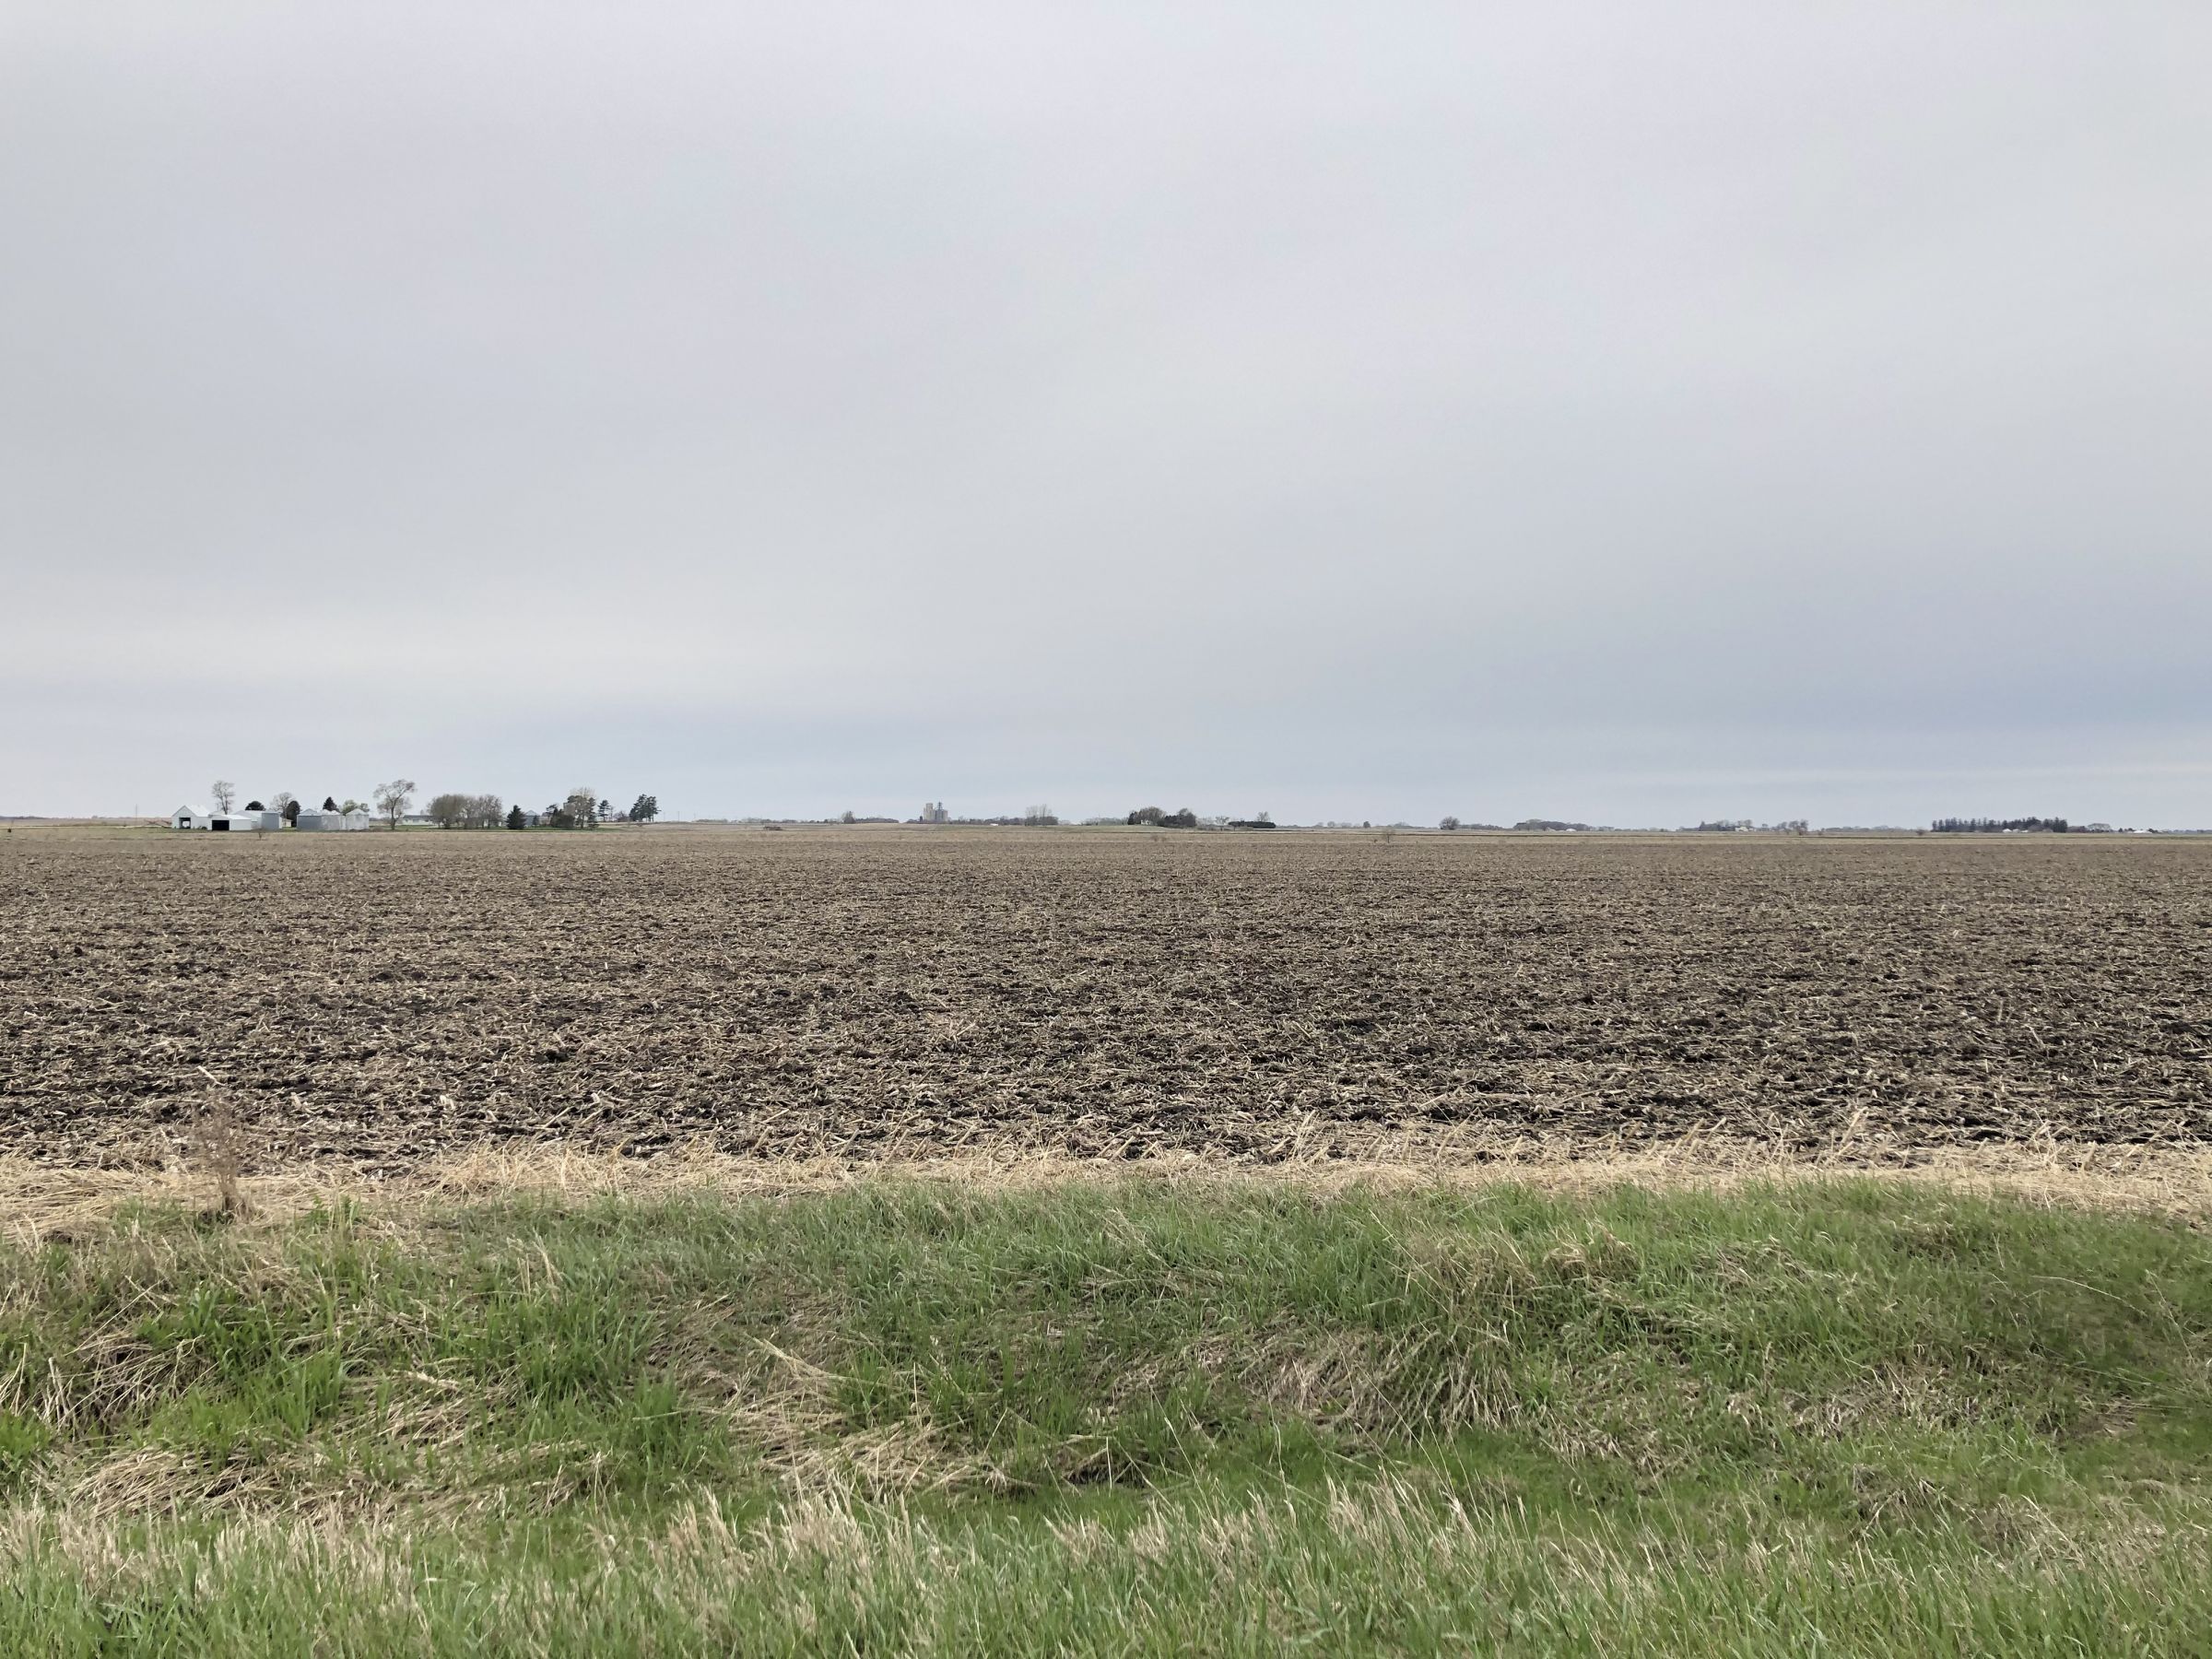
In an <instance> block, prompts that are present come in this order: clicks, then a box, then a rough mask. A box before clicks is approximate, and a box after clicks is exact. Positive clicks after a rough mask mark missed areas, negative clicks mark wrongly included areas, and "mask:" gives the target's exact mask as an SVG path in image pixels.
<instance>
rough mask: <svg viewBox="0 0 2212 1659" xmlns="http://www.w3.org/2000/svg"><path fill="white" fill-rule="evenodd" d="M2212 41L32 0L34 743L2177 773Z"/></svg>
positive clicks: (529, 789)
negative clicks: (90, 4) (53, 0)
mask: <svg viewBox="0 0 2212 1659" xmlns="http://www.w3.org/2000/svg"><path fill="white" fill-rule="evenodd" d="M2208 72H2212V18H2208V17H2207V14H2206V13H2205V12H2204V11H2203V10H2202V8H2199V7H2194V6H2105V7H2095V8H2087V7H2079V6H2066V7H2052V8H2038V7H2032V6H2024V7H2010V8H2006V9H2005V10H2004V12H2003V13H2002V14H1999V13H1995V12H1992V11H1990V10H1989V9H1988V8H1984V7H1971V6H1957V7H1951V6H1927V5H1898V6H1853V7H1848V8H1845V7H1833V8H1829V7H1790V8H1780V9H1777V8H1774V7H1771V6H1694V7H1689V8H1679V7H1677V8H1665V10H1664V11H1661V10H1655V9H1653V8H1649V7H1637V6H1619V5H1614V6H1583V7H1576V6H1564V7H1544V8H1538V9H1537V10H1535V11H1529V10H1527V9H1526V8H1522V9H1517V10H1516V9H1513V8H1498V9H1496V10H1486V9H1484V8H1472V7H1428V6H1381V7H1371V6H1370V7H1339V6H1313V7H1303V6H1284V5H1275V6H1250V7H1232V6H1200V7H1192V6H1159V7H1149V8H1148V7H1144V6H1100V7H1095V8H1093V7H1083V6H1054V7H1037V6H1003V7H984V6H973V7H958V8H955V7H928V8H914V7H890V6H883V7H843V6H810V7H794V8H786V9H784V10H782V11H769V10H763V9H761V8H735V9H733V8H725V7H705V6H702V7H698V8H688V7H682V6H656V7H650V8H623V9H622V10H621V11H620V12H619V13H617V12H613V11H608V10H606V8H563V7H558V6H542V5H534V6H513V7H500V6H472V7H468V8H463V9H460V10H455V9H454V8H443V7H419V6H378V7H362V8H355V9H354V11H353V13H352V14H350V15H346V16H338V15H334V14H330V13H328V12H322V13H315V12H308V11H300V10H297V9H293V8H260V7H250V6H233V7H225V8H189V9H186V10H181V9H179V8H172V7H153V6H147V7H143V8H131V7H100V8H86V7H81V6H46V7H39V6H30V7H20V6H19V7H15V8H11V10H10V11H9V12H8V14H7V15H6V18H5V19H0V225H5V227H6V231H5V234H4V236H0V578H4V580H5V589H6V600H7V602H6V605H5V606H0V721H4V722H5V724H4V725H0V754H4V755H5V758H6V774H5V777H0V791H4V792H5V794H6V809H12V810H30V811H39V810H43V811H55V812H59V811H76V810H122V809H127V808H128V807H129V806H132V805H134V804H136V805H141V806H147V807H148V808H149V809H162V808H166V807H167V806H171V805H173V804H174V801H173V800H172V799H171V797H175V798H177V799H184V798H196V796H197V795H198V794H199V793H200V792H201V789H202V787H203V786H204V783H205V781H206V777H208V776H210V775H213V773H215V772H217V771H221V772H223V773H225V774H226V775H230V776H236V777H239V778H241V780H243V781H247V782H248V783H249V787H253V788H255V789H261V790H269V789H275V788H279V787H291V788H294V789H297V790H300V791H301V792H302V793H306V792H308V791H310V790H312V791H313V792H315V793H316V794H320V793H321V792H322V791H323V790H324V789H326V788H333V787H335V788H339V789H340V790H341V793H343V792H344V790H345V789H348V788H349V789H352V790H354V791H356V792H359V790H360V789H362V788H363V787H365V786H366V785H367V784H368V783H369V782H373V781H375V779H377V778H379V777H382V776H384V775H388V774H390V773H391V772H393V771H406V772H407V773H408V774H409V775H412V776H415V777H417V778H419V779H421V780H423V781H424V782H425V783H426V784H429V785H431V786H433V787H448V786H451V787H488V788H498V789H500V790H502V791H503V792H505V793H507V794H511V795H513V796H517V797H520V798H523V799H526V800H536V799H540V798H543V797H547V796H549V795H551V794H555V793H558V792H559V791H561V790H564V789H565V788H567V787H568V785H569V784H570V783H571V782H574V781H575V780H577V779H578V778H588V779H592V780H594V781H595V782H600V783H602V784H603V785H604V786H605V787H606V789H607V790H608V791H609V792H610V793H618V792H622V791H629V790H634V789H639V788H656V789H657V790H658V792H659V793H660V794H662V796H663V798H664V800H665V801H667V802H669V804H670V805H671V806H677V807H678V808H679V809H683V810H688V811H697V812H702V813H716V814H720V813H740V812H746V811H777V812H799V811H830V810H836V809H838V808H841V807H843V806H853V807H855V808H858V809H862V810H867V809H871V808H875V809H893V810H900V811H911V810H912V807H913V806H914V805H915V804H916V803H918V801H919V800H920V799H921V798H922V797H923V796H924V794H927V795H931V796H935V795H939V794H944V795H947V796H950V797H953V798H954V799H955V804H956V805H957V806H963V807H968V808H972V809H976V810H993V809H1003V808H1006V807H1012V806H1020V805H1022V804H1024V803H1025V802H1028V801H1030V800H1033V799H1039V798H1049V799H1052V800H1053V802H1054V803H1055V804H1057V805H1060V806H1064V807H1065V808H1066V809H1069V810H1073V811H1089V810H1108V809H1116V808H1121V807H1124V806H1128V805H1131V804H1135V802H1136V801H1137V800H1138V799H1140V798H1142V799H1164V798H1166V797H1169V796H1173V797H1175V801H1174V802H1172V803H1171V804H1182V802H1183V801H1185V800H1187V801H1189V802H1190V803H1191V804H1194V805H1196V806H1201V807H1202V808H1213V807H1218V808H1222V809H1233V810H1240V811H1242V810H1251V809H1254V808H1256V807H1258V806H1271V807H1272V808H1274V809H1275V810H1276V811H1277V813H1278V814H1284V815H1296V816H1300V817H1323V816H1330V817H1344V816H1348V817H1355V818H1388V817H1394V816H1398V815H1401V814H1403V815H1407V816H1411V817H1416V818H1433V817H1434V816H1435V815H1436V814H1437V813H1439V812H1441V811H1446V810H1450V811H1457V812H1459V813H1461V814H1463V815H1464V816H1468V817H1507V818H1511V817H1519V816H1522V815H1524V814H1526V813H1546V814H1552V813H1557V814H1562V815H1569V816H1574V817H1579V818H1591V819H1606V820H1611V821H1624V822H1642V821H1663V822H1664V821H1677V820H1679V819H1682V818H1697V817H1701V816H1709V815H1712V814H1722V813H1725V814H1727V815H1729V816H1735V815H1739V814H1749V815H1755V816H1783V815H1793V816H1794V815H1795V814H1798V813H1806V814H1810V815H1811V816H1814V817H1817V818H1828V819H1830V821H1862V820H1868V819H1878V818H1895V819H1918V818H1924V817H1926V816H1927V815H1929V814H1931V813H1934V812H1938V811H1952V810H1957V811H1970V812H1971V811H1981V810H1990V811H2003V812H2015V811H2018V812H2030V811H2042V810H2053V811H2062V812H2071V813H2074V814H2076V815H2077V816H2080V817H2093V816H2101V817H2112V818H2135V819H2137V820H2150V821H2162V822H2188V823H2200V822H2206V821H2212V771H2207V768H2208V766H2212V743H2208V742H2207V739H2208V738H2212V710H2208V709H2207V700H2206V690H2207V680H2206V675H2205V673H2204V671H2203V669H2202V667H2201V662H2202V657H2203V648H2202V645H2201V637H2202V634H2203V629H2204V623H2205V620H2206V617H2207V615H2212V605H2208V603H2207V602H2208V601H2212V559H2207V558H2206V555H2205V550H2204V547H2203V546H2202V541H2203V536H2204V533H2205V526H2206V524H2208V523H2212V468H2207V467H2206V466H2205V465H2204V464H2203V457H2204V455H2205V454H2206V453H2212V330H2208V329H2207V328H2206V326H2205V325H2204V315H2203V300H2202V298H2201V297H2202V295H2203V294H2204V293H2206V292H2207V291H2212V218H2207V216H2206V213H2205V211H2204V203H2205V202H2206V200H2207V199H2212V105H2208V104H2207V102H2206V100H2205V99H2204V98H2203V96H2202V88H2203V87H2204V86H2205V85H2206V84H2207V80H2208V79H2212V73H2208ZM256 677H260V678H261V680H262V682H263V683H262V684H261V685H259V686H258V687H256V686H255V685H253V680H254V679H255V678H256ZM320 780H330V782H322V781H320Z"/></svg>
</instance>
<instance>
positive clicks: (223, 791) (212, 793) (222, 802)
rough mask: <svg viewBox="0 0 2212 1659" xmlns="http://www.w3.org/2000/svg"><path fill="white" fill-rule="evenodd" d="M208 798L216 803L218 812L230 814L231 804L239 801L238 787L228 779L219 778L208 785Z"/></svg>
mask: <svg viewBox="0 0 2212 1659" xmlns="http://www.w3.org/2000/svg"><path fill="white" fill-rule="evenodd" d="M207 798H208V799H209V800H211V801H213V802H214V803H215V809H216V810H217V811H218V812H229V810H230V803H231V802H233V801H235V800H237V799H238V785H237V784H235V783H233V782H230V780H229V779H228V778H218V779H217V780H216V781H215V782H212V783H210V784H208V785H207Z"/></svg>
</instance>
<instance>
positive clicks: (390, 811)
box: [371, 778, 415, 830]
mask: <svg viewBox="0 0 2212 1659" xmlns="http://www.w3.org/2000/svg"><path fill="white" fill-rule="evenodd" d="M371 795H372V796H373V798H374V799H375V801H376V810H377V816H378V817H380V818H382V819H383V820H384V824H385V826H386V827H387V828H389V829H393V830H396V829H398V828H399V820H400V819H401V818H405V817H406V816H407V803H408V802H410V801H412V800H413V799H414V798H415V780H414V779H412V778H394V779H393V780H392V782H389V783H379V784H378V785H377V786H376V788H375V789H374V790H372V791H371Z"/></svg>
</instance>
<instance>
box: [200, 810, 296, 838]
mask: <svg viewBox="0 0 2212 1659" xmlns="http://www.w3.org/2000/svg"><path fill="white" fill-rule="evenodd" d="M207 828H208V829H210V830H230V831H231V832H232V833H234V834H238V833H242V832H244V831H245V830H281V829H283V828H284V814H283V813H281V812H267V811H263V812H218V813H217V814H216V815H215V816H214V817H212V818H209V819H208V820H207Z"/></svg>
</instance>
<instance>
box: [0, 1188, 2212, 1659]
mask: <svg viewBox="0 0 2212 1659" xmlns="http://www.w3.org/2000/svg"><path fill="white" fill-rule="evenodd" d="M0 1551H4V1552H5V1555H4V1559H5V1560H6V1574H5V1588H0V1651H4V1652H24V1653H31V1652H37V1653H105V1652H131V1653H208V1654H214V1653H225V1654H233V1653H295V1652H301V1651H310V1650H312V1651H316V1652H320V1653H364V1654H366V1653H630V1652H635V1653H661V1654H669V1653H724V1652H730V1651H743V1652H747V1653H780V1652H789V1653H815V1652H857V1651H869V1652H913V1653H974V1652H1008V1653H1015V1652H1038V1653H1044V1652H1080V1653H1191V1652H1207V1653H1238V1652H1253V1653H1259V1652H1277V1651H1282V1650H1284V1649H1286V1648H1290V1647H1294V1646H1300V1645H1306V1646H1313V1647H1318V1648H1320V1649H1322V1650H1323V1651H1347V1650H1352V1651H1358V1650H1367V1649H1373V1650H1382V1651H1409V1652H1424V1651H1454V1650H1460V1651H1464V1650H1465V1649H1467V1648H1477V1649H1490V1650H1495V1651H1500V1652H1508V1653H1593V1654H1611V1653H1619V1654H1636V1653H1653V1654H1656V1653H1747V1652H1780V1651H1792V1652H1803V1651H1821V1652H1829V1653H1853V1652H1865V1653H1882V1652H1904V1651H1911V1652H1916V1653H1977V1654H1991V1653H2080V1652H2083V1651H2094V1652H2098V1653H2196V1652H2204V1651H2206V1644H2207V1643H2208V1642H2212V1635H2207V1632H2212V1237H2208V1236H2207V1235H2206V1233H2204V1232H2203V1231H2201V1230H2197V1229H2196V1228H2194V1227H2193V1226H2191V1225H2190V1224H2188V1223H2186V1222H2184V1221H2182V1220H2177V1219H2173V1218H2163V1217H2158V1216H2152V1215H2148V1214H2141V1213H2128V1212H2124V1211H2107V1210H2089V1209H2084V1208H2077V1207H2071V1206H2065V1205H2053V1204H2037V1203H2031V1202H2025V1201H2022V1200H2019V1199H2014V1198H2005V1197H1992V1196H1968V1195H1963V1194H1956V1193H1951V1192H1947V1191H1945V1190H1942V1189H1940V1188H1936V1187H1931V1186H1927V1185H1924V1184H1921V1185H1910V1186H1908V1185H1903V1184H1898V1183H1894V1182H1879V1181H1872V1180H1840V1181H1816V1182H1788V1183H1775V1184H1760V1183H1752V1184H1748V1185H1744V1186H1741V1187H1738V1188H1735V1189H1734V1190H1730V1191H1727V1192H1706V1191H1696V1190H1675V1191H1654V1190H1651V1189H1649V1188H1642V1187H1630V1186H1623V1187H1618V1188H1613V1189H1608V1190H1596V1191H1588V1192H1577V1193H1567V1194H1562V1193H1557V1192H1550V1193H1547V1192H1544V1191H1540V1190H1536V1189H1535V1188H1532V1187H1524V1186H1515V1185H1510V1184H1506V1185H1494V1186H1488V1187H1484V1188H1479V1189H1472V1190H1468V1189H1460V1190H1453V1189H1448V1188H1445V1187H1441V1186H1439V1187H1435V1188H1422V1187H1410V1188H1399V1189H1391V1190H1381V1189H1376V1190H1368V1189H1361V1188H1358V1187H1354V1188H1350V1189H1347V1190H1338V1191H1330V1192H1317V1191H1312V1190H1306V1189H1302V1188H1300V1187H1299V1186H1298V1185H1296V1184H1295V1183H1289V1182H1275V1181H1271V1180H1270V1179H1269V1178H1268V1177H1267V1176H1265V1175H1264V1174H1252V1175H1248V1176H1241V1177H1237V1178H1234V1179H1229V1178H1223V1179H1214V1180H1206V1181H1199V1182H1164V1181H1157V1180H1147V1179H1145V1178H1142V1177H1119V1178H1114V1177H1108V1176H1104V1175H1092V1176H1079V1177H1075V1178H1071V1179H1067V1180H1065V1181H1058V1182H1044V1183H1030V1184H1019V1185H1009V1186H1006V1187H1003V1188H992V1187H988V1186H982V1185H978V1184H973V1183H959V1182H947V1181H941V1180H931V1179H929V1178H927V1177H922V1176H899V1177H888V1176H887V1177H884V1178H882V1179H879V1180H874V1181H867V1182H856V1183H854V1184H852V1185H850V1186H847V1187H844V1188H841V1189H837V1190H828V1191H809V1192H794V1193H788V1194H779V1195H761V1194H735V1193H716V1192H713V1191H710V1190H695V1191H687V1192H683V1193H679V1194H630V1195H618V1196H605V1197H598V1198H593V1199H588V1200H584V1201H567V1200H562V1199H559V1198H555V1197H547V1196H544V1195H533V1196H516V1197H512V1198H500V1197H489V1198H485V1197H478V1198H469V1199H465V1200H464V1199H446V1200H441V1201H437V1202H430V1201H423V1200H409V1201H396V1200H394V1201H391V1202H384V1201H380V1200H377V1199H373V1198H366V1199H356V1198H338V1199H335V1200H334V1201H332V1202H330V1203H327V1204H319V1205H317V1206H314V1207H312V1208H311V1209H309V1210H307V1211H306V1212H305V1213H303V1214H298V1215H292V1216H288V1217H285V1218H280V1219H273V1220H266V1221H260V1220H255V1219H253V1218H250V1217H249V1218H245V1219H230V1218H222V1217H219V1216H209V1215H205V1214H200V1213H196V1212H194V1211H193V1210H191V1209H187V1208H183V1207H178V1206H143V1207H125V1208H124V1209H122V1210H120V1211H119V1212H117V1213H116V1214H114V1215H113V1216H112V1217H109V1218H104V1219H102V1220H100V1221H99V1222H97V1223H87V1224H83V1225H79V1226H76V1227H72V1228H67V1229H64V1230H60V1231H59V1232H58V1233H54V1234H50V1235H49V1236H45V1237H41V1238H32V1237H29V1236H24V1237H20V1238H18V1241H16V1242H15V1243H13V1244H12V1245H10V1246H9V1247H7V1248H6V1251H5V1252H4V1253H0Z"/></svg>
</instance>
